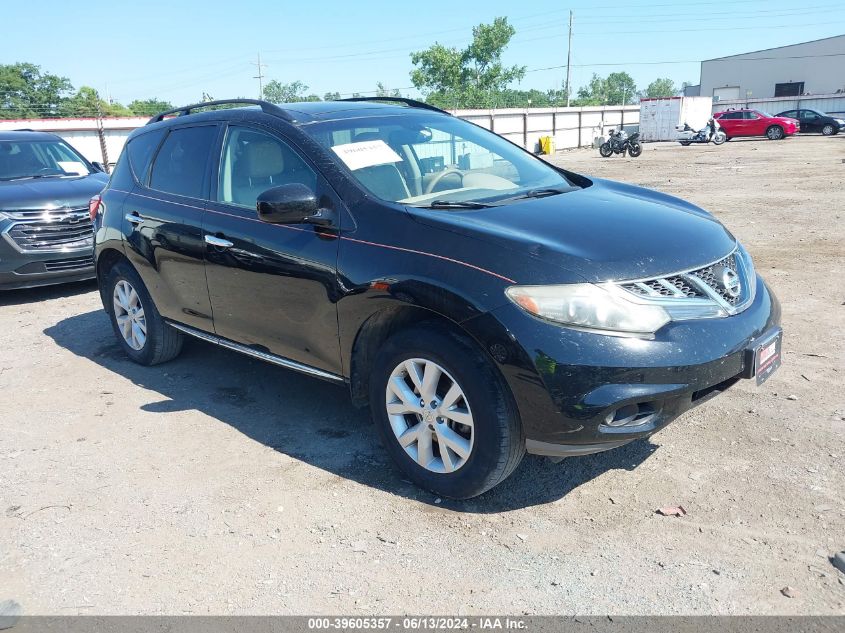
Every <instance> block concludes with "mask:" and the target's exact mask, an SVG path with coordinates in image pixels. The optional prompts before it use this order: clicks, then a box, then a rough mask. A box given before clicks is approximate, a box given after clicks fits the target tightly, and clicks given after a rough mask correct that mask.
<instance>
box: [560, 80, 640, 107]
mask: <svg viewBox="0 0 845 633" xmlns="http://www.w3.org/2000/svg"><path fill="white" fill-rule="evenodd" d="M636 100H637V84H636V83H634V79H633V78H632V77H631V75H629V74H628V73H626V72H618V73H610V74H609V75H608V76H607V78H604V77H599V76H598V75H597V74H595V73H593V76H592V77H591V78H590V82H589V83H588V84H587V85H586V86H582V87H581V88H579V89H578V98H577V99H576V100H575V105H579V106H586V105H623V104H630V103H636Z"/></svg>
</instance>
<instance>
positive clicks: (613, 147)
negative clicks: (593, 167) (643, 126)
mask: <svg viewBox="0 0 845 633" xmlns="http://www.w3.org/2000/svg"><path fill="white" fill-rule="evenodd" d="M625 152H628V155H629V156H630V157H631V158H636V157H637V156H639V155H640V154H642V153H643V146H642V144H641V143H640V133H639V132H634V133H633V134H631V136H628V134H627V133H626V132H625V130H611V131H610V134H609V138H608V139H607V140H606V141H605V142H604V143H602V144H601V145H600V146H599V154H601V155H602V157H604V158H607V157H608V156H612V155H613V154H622V155H623V156H624V155H625Z"/></svg>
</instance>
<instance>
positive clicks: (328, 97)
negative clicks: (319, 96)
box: [323, 92, 341, 101]
mask: <svg viewBox="0 0 845 633" xmlns="http://www.w3.org/2000/svg"><path fill="white" fill-rule="evenodd" d="M340 99H341V96H340V93H339V92H327V93H326V94H324V95H323V101H340Z"/></svg>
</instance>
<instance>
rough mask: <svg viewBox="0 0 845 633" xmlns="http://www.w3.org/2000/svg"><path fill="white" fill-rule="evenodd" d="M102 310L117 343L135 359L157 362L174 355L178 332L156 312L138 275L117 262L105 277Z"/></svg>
mask: <svg viewBox="0 0 845 633" xmlns="http://www.w3.org/2000/svg"><path fill="white" fill-rule="evenodd" d="M106 291H107V293H106V302H105V303H106V311H107V312H108V314H109V317H110V319H111V324H112V329H113V330H114V334H115V336H116V337H117V340H118V343H119V344H120V346H121V347H122V348H123V351H124V352H126V355H127V356H129V358H131V359H132V360H133V361H135V362H136V363H140V364H141V365H157V364H158V363H163V362H165V361H168V360H170V359H171V358H174V357H176V356H177V355H178V354H179V352H180V351H181V349H182V335H181V333H180V332H178V331H177V330H175V329H173V328H172V327H170V326H169V325H168V324H167V323H166V322H165V321H164V319H163V318H162V317H161V314H159V312H158V309H157V308H156V306H155V303H153V300H152V297H150V293H149V292H148V291H147V288H146V286H145V285H144V282H143V281H141V277H140V276H139V275H138V273H137V272H135V269H134V268H132V266H130V265H129V264H128V263H127V262H118V263H117V264H115V265H114V267H113V268H112V269H111V270H110V271H109V274H108V276H107V278H106Z"/></svg>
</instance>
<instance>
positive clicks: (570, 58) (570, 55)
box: [566, 9, 572, 108]
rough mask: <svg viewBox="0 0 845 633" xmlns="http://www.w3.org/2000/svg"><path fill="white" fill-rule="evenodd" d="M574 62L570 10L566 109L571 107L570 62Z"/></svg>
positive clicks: (570, 14) (570, 13) (570, 12)
mask: <svg viewBox="0 0 845 633" xmlns="http://www.w3.org/2000/svg"><path fill="white" fill-rule="evenodd" d="M571 61H572V10H571V9H570V10H569V46H568V47H567V49H566V107H567V108H568V107H569V96H570V95H569V93H570V87H569V78H570V76H571V75H570V71H571V70H572V69H571V68H570V62H571Z"/></svg>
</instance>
